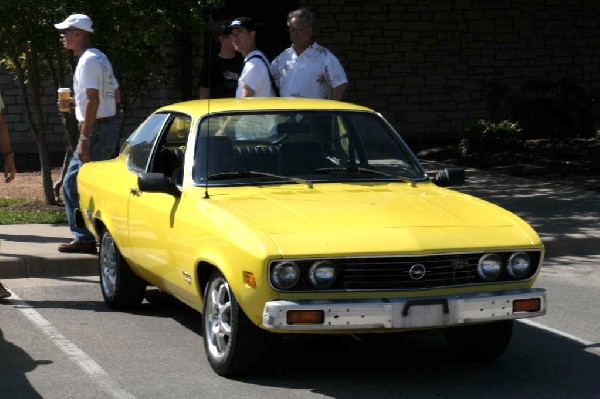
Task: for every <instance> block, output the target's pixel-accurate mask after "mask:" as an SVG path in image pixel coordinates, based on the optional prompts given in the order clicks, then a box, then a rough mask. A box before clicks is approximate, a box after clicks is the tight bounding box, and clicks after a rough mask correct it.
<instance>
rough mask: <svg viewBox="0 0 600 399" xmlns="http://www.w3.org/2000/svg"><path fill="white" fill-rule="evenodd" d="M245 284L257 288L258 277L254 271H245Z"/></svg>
mask: <svg viewBox="0 0 600 399" xmlns="http://www.w3.org/2000/svg"><path fill="white" fill-rule="evenodd" d="M244 284H246V285H247V286H248V287H250V288H256V277H255V276H254V274H253V273H250V272H244Z"/></svg>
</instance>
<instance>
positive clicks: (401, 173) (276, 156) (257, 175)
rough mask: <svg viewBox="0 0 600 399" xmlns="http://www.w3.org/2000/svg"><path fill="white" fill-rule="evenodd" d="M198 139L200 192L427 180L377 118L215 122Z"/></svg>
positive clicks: (337, 114)
mask: <svg viewBox="0 0 600 399" xmlns="http://www.w3.org/2000/svg"><path fill="white" fill-rule="evenodd" d="M197 134H198V137H197V139H196V145H195V151H194V169H193V179H194V181H195V182H196V183H197V184H208V185H239V184H280V183H282V182H295V183H306V184H309V185H311V186H312V183H313V182H345V181H398V180H400V181H420V180H425V179H426V175H425V172H424V171H423V168H422V167H421V165H420V164H419V163H418V161H417V159H416V157H415V156H414V154H413V153H412V152H411V151H410V150H409V149H408V147H407V146H406V144H405V143H404V141H403V140H402V139H401V138H400V136H399V135H398V134H397V133H396V132H395V131H394V129H393V128H392V127H391V126H390V125H389V124H388V123H387V122H386V121H385V120H384V119H383V118H382V117H381V116H379V115H378V114H376V113H374V112H366V111H344V110H341V111H339V110H335V111H277V112H255V113H243V114H242V113H231V114H215V115H209V116H207V117H205V118H204V119H203V120H202V121H201V122H200V124H199V130H198V133H197Z"/></svg>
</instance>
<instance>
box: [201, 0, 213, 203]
mask: <svg viewBox="0 0 600 399" xmlns="http://www.w3.org/2000/svg"><path fill="white" fill-rule="evenodd" d="M205 7H206V10H205V12H204V28H205V32H206V37H207V38H208V68H207V69H208V82H207V85H208V98H207V101H208V104H207V106H206V114H207V115H209V116H208V118H207V122H206V156H205V157H204V160H205V162H206V165H205V169H204V172H205V174H204V199H209V198H210V196H209V195H208V155H209V153H210V151H209V143H210V140H209V135H210V121H211V119H212V118H211V117H210V100H211V92H210V88H211V86H212V85H211V83H212V82H211V79H212V76H211V75H212V74H211V73H210V71H211V70H212V65H211V63H212V60H213V57H212V52H213V37H212V24H213V18H212V7H211V6H210V4H209V2H207V3H206V5H205ZM205 54H206V53H205ZM200 134H202V131H201V130H200Z"/></svg>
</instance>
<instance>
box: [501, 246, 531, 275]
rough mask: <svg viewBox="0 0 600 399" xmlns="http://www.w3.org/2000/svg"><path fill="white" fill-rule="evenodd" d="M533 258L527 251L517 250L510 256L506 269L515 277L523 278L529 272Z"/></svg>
mask: <svg viewBox="0 0 600 399" xmlns="http://www.w3.org/2000/svg"><path fill="white" fill-rule="evenodd" d="M530 268H531V258H530V256H529V254H527V253H525V252H515V253H514V254H512V255H511V256H510V258H508V265H507V266H506V271H507V272H508V274H509V275H510V276H511V277H513V278H523V277H525V276H526V275H527V274H528V273H529V269H530Z"/></svg>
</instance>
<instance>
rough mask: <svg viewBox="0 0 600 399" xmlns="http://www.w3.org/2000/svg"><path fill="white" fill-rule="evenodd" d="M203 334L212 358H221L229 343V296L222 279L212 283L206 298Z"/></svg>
mask: <svg viewBox="0 0 600 399" xmlns="http://www.w3.org/2000/svg"><path fill="white" fill-rule="evenodd" d="M207 301H208V303H207V304H206V309H207V314H206V315H205V317H204V320H205V334H206V338H207V343H208V350H209V351H210V353H211V355H212V356H213V357H217V358H220V357H223V356H224V355H225V353H226V352H227V349H228V348H229V345H230V342H231V295H230V292H229V285H228V284H227V282H226V281H225V280H223V279H217V280H215V281H213V283H212V284H211V286H210V291H209V292H208V296H207Z"/></svg>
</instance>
